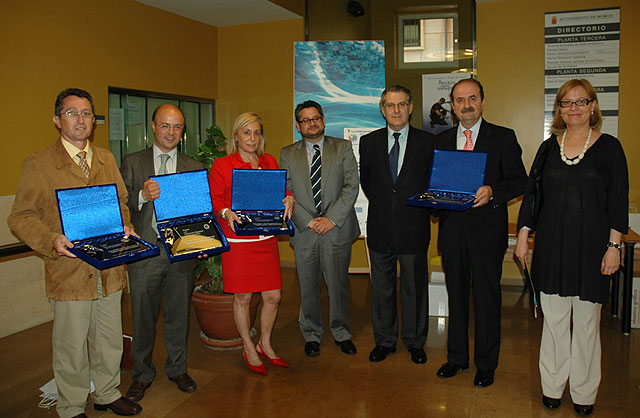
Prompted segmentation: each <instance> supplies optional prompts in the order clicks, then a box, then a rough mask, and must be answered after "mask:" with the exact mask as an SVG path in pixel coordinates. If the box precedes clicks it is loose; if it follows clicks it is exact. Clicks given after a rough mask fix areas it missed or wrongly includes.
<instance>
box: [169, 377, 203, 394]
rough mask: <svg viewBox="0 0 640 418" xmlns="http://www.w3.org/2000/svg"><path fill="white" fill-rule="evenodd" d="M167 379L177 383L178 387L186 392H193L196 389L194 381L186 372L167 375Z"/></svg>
mask: <svg viewBox="0 0 640 418" xmlns="http://www.w3.org/2000/svg"><path fill="white" fill-rule="evenodd" d="M169 380H171V381H172V382H174V383H175V384H176V385H178V389H180V390H181V391H183V392H186V393H191V392H195V391H196V389H197V386H196V382H194V381H193V379H192V378H191V376H189V375H188V374H186V373H182V374H179V375H177V376H173V377H172V376H169Z"/></svg>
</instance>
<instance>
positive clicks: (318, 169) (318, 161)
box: [310, 144, 322, 215]
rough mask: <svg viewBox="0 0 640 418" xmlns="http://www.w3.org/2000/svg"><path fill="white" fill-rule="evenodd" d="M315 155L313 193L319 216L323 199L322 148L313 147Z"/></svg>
mask: <svg viewBox="0 0 640 418" xmlns="http://www.w3.org/2000/svg"><path fill="white" fill-rule="evenodd" d="M313 149H314V150H315V153H314V154H313V159H312V160H311V170H310V173H311V174H310V176H311V191H312V192H313V203H315V205H316V209H317V210H318V215H319V214H320V213H321V212H322V197H321V196H320V180H321V174H322V157H321V156H320V146H319V145H318V144H315V145H314V146H313Z"/></svg>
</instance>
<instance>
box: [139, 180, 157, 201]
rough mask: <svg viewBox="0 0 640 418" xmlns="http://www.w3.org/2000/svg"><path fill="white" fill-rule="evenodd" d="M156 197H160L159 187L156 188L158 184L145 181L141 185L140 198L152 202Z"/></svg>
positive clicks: (153, 181)
mask: <svg viewBox="0 0 640 418" xmlns="http://www.w3.org/2000/svg"><path fill="white" fill-rule="evenodd" d="M158 197H160V186H158V182H156V181H155V180H152V179H147V181H145V182H144V184H143V185H142V198H143V199H144V200H146V201H147V202H153V201H154V200H156V199H157V198H158Z"/></svg>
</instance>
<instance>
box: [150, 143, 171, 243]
mask: <svg viewBox="0 0 640 418" xmlns="http://www.w3.org/2000/svg"><path fill="white" fill-rule="evenodd" d="M167 161H169V154H160V167H158V173H157V174H158V175H162V174H167ZM157 225H158V224H157V222H156V213H155V211H154V212H153V213H152V214H151V227H152V228H153V230H154V231H156V235H157V234H158V231H157V228H156V226H157ZM158 238H160V235H158Z"/></svg>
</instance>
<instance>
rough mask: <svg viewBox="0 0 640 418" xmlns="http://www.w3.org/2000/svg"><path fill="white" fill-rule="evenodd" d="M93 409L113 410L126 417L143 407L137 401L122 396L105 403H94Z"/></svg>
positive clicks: (136, 412)
mask: <svg viewBox="0 0 640 418" xmlns="http://www.w3.org/2000/svg"><path fill="white" fill-rule="evenodd" d="M93 409H95V410H96V411H111V412H113V413H114V414H116V415H122V416H125V417H129V416H132V415H136V414H138V413H139V412H140V411H142V407H141V406H140V405H138V404H137V403H136V402H134V401H132V400H130V399H126V398H122V397H120V398H118V399H116V400H115V401H113V402H111V403H108V404H105V405H101V404H97V403H94V404H93Z"/></svg>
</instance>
